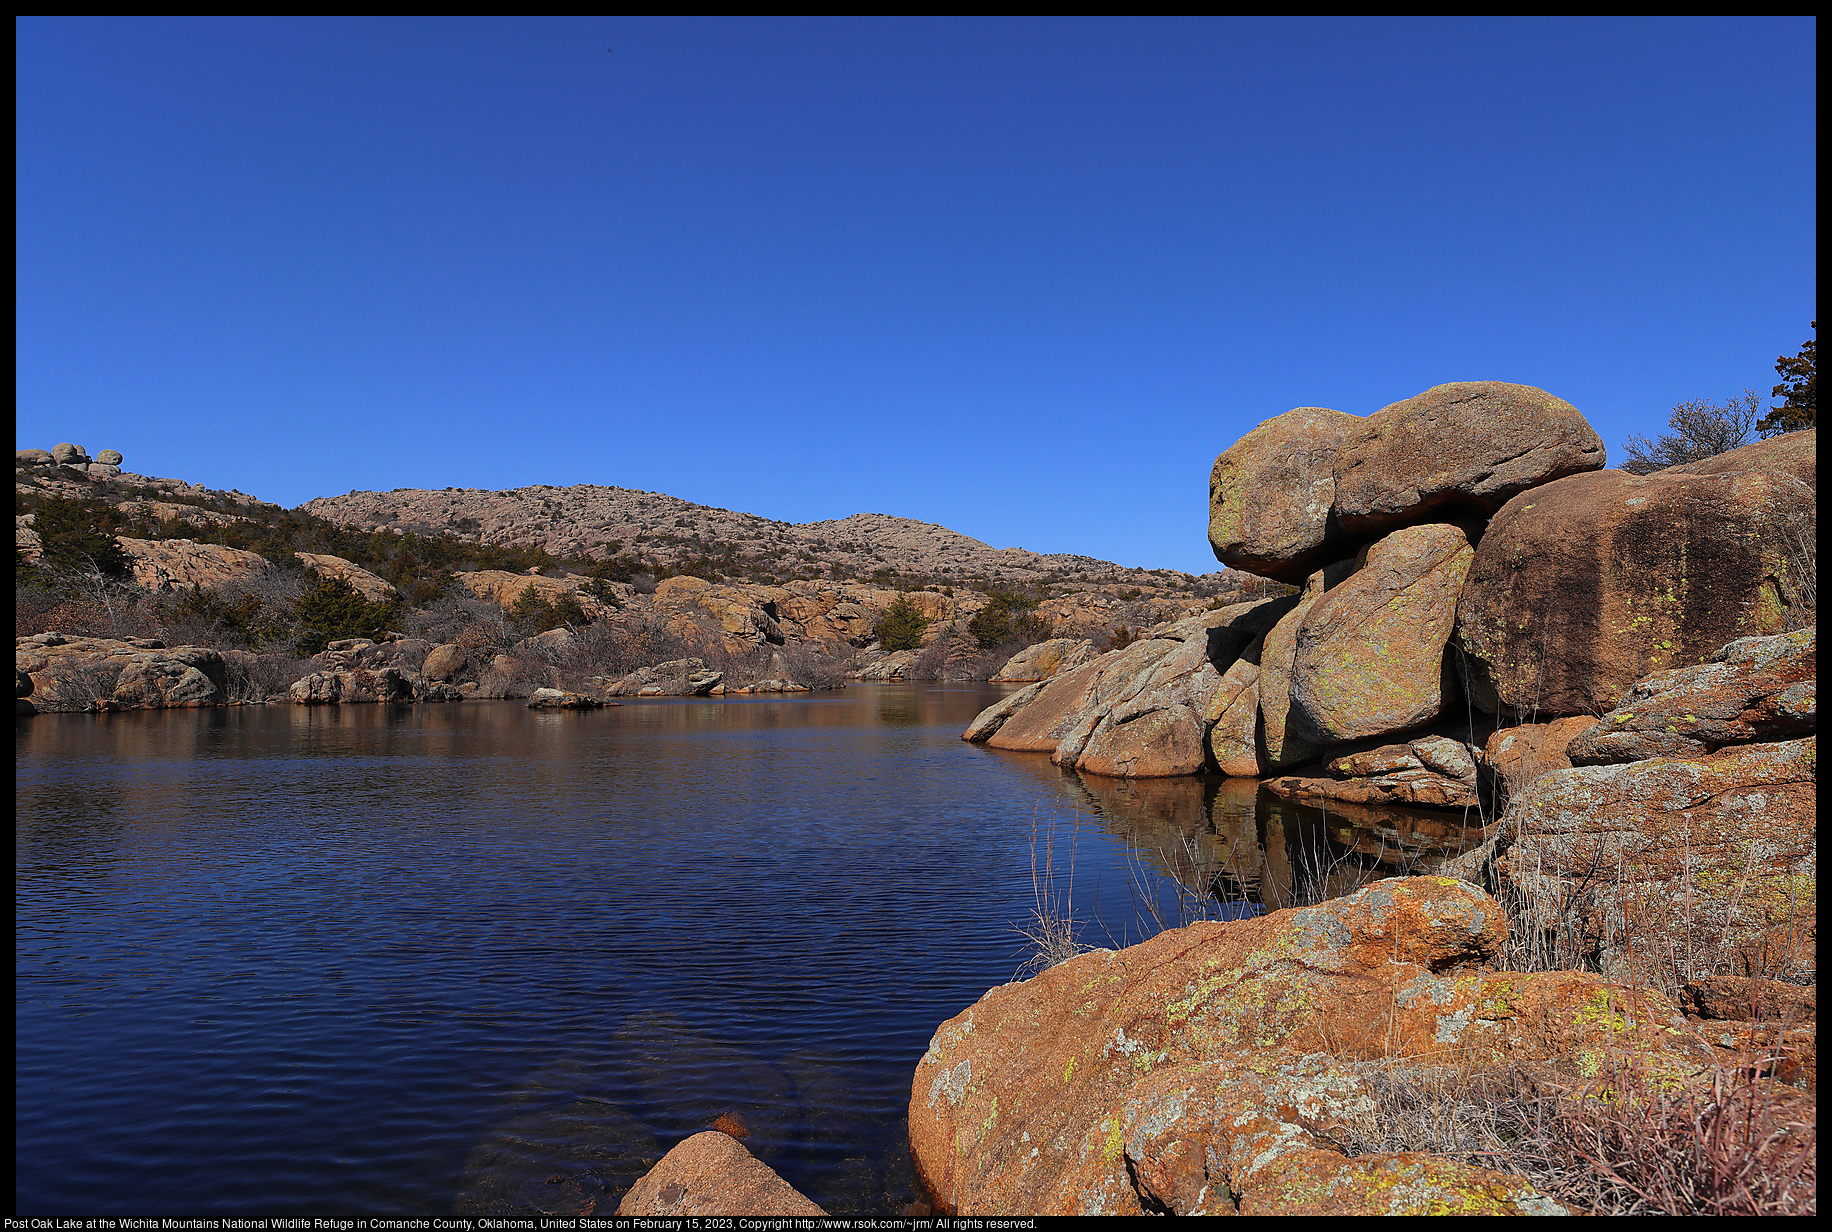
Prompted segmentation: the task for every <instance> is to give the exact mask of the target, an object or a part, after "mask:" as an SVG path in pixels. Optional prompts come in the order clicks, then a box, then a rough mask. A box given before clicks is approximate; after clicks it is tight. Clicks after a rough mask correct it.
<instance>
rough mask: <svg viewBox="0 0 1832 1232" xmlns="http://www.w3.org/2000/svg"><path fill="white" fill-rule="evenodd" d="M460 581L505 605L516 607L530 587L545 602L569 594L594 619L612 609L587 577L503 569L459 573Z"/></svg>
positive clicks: (477, 594)
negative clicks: (550, 575) (543, 574)
mask: <svg viewBox="0 0 1832 1232" xmlns="http://www.w3.org/2000/svg"><path fill="white" fill-rule="evenodd" d="M456 576H457V578H458V584H459V585H460V586H462V587H464V589H465V590H466V591H468V592H470V594H471V596H472V597H473V598H476V599H486V600H488V601H490V602H492V603H496V604H499V605H500V606H502V607H503V608H505V609H507V608H511V607H514V606H515V601H516V600H517V599H519V598H521V597H522V593H523V592H524V591H526V590H527V589H528V588H529V587H530V586H532V587H534V593H535V594H536V595H538V596H539V597H540V598H541V600H542V601H543V602H545V603H553V602H555V601H556V600H558V599H560V598H562V597H564V596H567V595H570V596H572V598H573V599H574V600H575V601H576V602H577V603H578V604H579V607H580V608H581V609H582V610H583V611H584V612H585V614H586V615H587V616H589V617H591V618H592V619H593V620H597V619H598V618H600V617H601V616H603V615H604V614H605V613H606V612H607V611H608V610H609V609H608V608H607V607H606V606H605V605H604V604H603V603H602V602H600V601H599V600H598V598H597V597H596V596H594V595H593V594H592V593H591V592H590V591H589V590H587V589H586V583H587V582H588V581H589V579H587V578H582V577H564V578H552V577H543V576H542V575H540V574H538V573H508V572H505V571H504V570H501V569H478V570H476V571H474V572H471V573H460V574H457V575H456Z"/></svg>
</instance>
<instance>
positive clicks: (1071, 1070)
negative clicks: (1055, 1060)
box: [1062, 1057, 1075, 1087]
mask: <svg viewBox="0 0 1832 1232" xmlns="http://www.w3.org/2000/svg"><path fill="white" fill-rule="evenodd" d="M1073 1077H1075V1058H1074V1057H1070V1058H1069V1063H1068V1064H1067V1065H1066V1066H1064V1067H1063V1070H1062V1085H1063V1086H1065V1087H1066V1086H1068V1085H1069V1079H1071V1078H1073Z"/></svg>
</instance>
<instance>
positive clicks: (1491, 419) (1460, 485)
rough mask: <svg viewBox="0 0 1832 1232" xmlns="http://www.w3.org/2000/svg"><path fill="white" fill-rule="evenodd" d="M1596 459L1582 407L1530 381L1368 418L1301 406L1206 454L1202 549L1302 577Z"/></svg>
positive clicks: (1466, 386)
mask: <svg viewBox="0 0 1832 1232" xmlns="http://www.w3.org/2000/svg"><path fill="white" fill-rule="evenodd" d="M1603 461H1604V450H1603V442H1602V440H1601V439H1600V438H1599V437H1598V436H1597V434H1596V432H1595V431H1594V430H1593V429H1592V428H1591V426H1590V425H1589V424H1588V423H1586V422H1585V420H1584V417H1583V416H1582V415H1581V414H1579V413H1578V411H1577V409H1576V408H1575V407H1573V406H1571V404H1570V403H1568V402H1565V401H1564V400H1562V399H1560V398H1555V397H1553V396H1552V395H1551V394H1549V393H1547V392H1546V391H1545V390H1543V389H1535V388H1533V387H1532V386H1530V385H1511V384H1508V383H1506V382H1502V381H1459V382H1455V383H1453V384H1449V385H1438V386H1435V387H1433V388H1431V389H1428V390H1426V391H1425V392H1424V393H1422V394H1419V395H1418V396H1417V397H1414V398H1408V399H1406V400H1404V401H1402V402H1395V403H1393V404H1392V405H1391V406H1387V407H1384V408H1382V409H1381V410H1379V411H1376V412H1375V413H1374V414H1372V415H1370V416H1368V417H1367V418H1365V419H1363V418H1361V417H1359V416H1355V415H1345V414H1343V413H1342V412H1340V411H1330V410H1323V409H1320V408H1317V407H1299V408H1298V409H1297V410H1293V411H1287V412H1286V413H1285V414H1283V415H1279V416H1276V417H1274V418H1272V419H1269V420H1267V421H1266V422H1264V423H1262V424H1260V425H1259V426H1258V427H1256V428H1255V429H1253V431H1251V432H1249V433H1248V434H1247V435H1246V436H1244V437H1242V438H1241V439H1240V440H1239V441H1238V442H1236V443H1235V444H1234V445H1232V446H1231V447H1229V448H1228V449H1227V450H1226V451H1224V452H1223V453H1222V455H1221V456H1220V457H1219V458H1217V459H1216V460H1215V467H1214V470H1213V471H1212V472H1211V474H1210V476H1209V543H1210V545H1211V546H1212V547H1213V548H1214V549H1215V556H1216V558H1217V559H1218V560H1220V561H1221V562H1222V563H1224V564H1227V565H1230V566H1232V567H1234V568H1236V569H1245V570H1248V571H1249V572H1252V573H1258V574H1262V575H1263V576H1266V577H1272V578H1277V579H1279V580H1280V581H1283V582H1291V583H1297V582H1300V581H1302V580H1303V579H1304V578H1305V577H1307V576H1309V575H1310V574H1311V573H1312V572H1313V571H1315V570H1316V569H1317V568H1319V567H1321V566H1322V565H1324V564H1326V563H1328V562H1329V561H1331V560H1336V559H1340V558H1341V557H1344V556H1348V555H1351V554H1352V553H1353V552H1354V551H1355V549H1356V548H1357V547H1359V546H1360V545H1361V544H1362V543H1364V542H1366V541H1367V540H1368V539H1370V538H1372V537H1373V536H1375V535H1379V534H1384V533H1385V532H1387V531H1391V530H1395V529H1397V528H1399V527H1402V526H1410V525H1415V524H1418V523H1422V522H1428V521H1430V522H1442V521H1447V520H1454V519H1457V518H1463V517H1469V516H1472V515H1474V516H1483V515H1487V514H1490V513H1493V512H1494V511H1495V510H1497V509H1499V508H1501V506H1502V505H1503V504H1504V503H1505V502H1506V501H1507V500H1508V499H1509V498H1510V497H1512V496H1514V495H1516V494H1518V493H1520V492H1524V491H1526V490H1527V489H1529V488H1534V487H1537V486H1539V485H1541V484H1546V483H1551V482H1553V481H1554V480H1557V479H1560V478H1563V477H1565V476H1568V475H1574V474H1578V473H1580V472H1583V471H1591V470H1596V469H1597V468H1599V467H1601V466H1602V465H1603Z"/></svg>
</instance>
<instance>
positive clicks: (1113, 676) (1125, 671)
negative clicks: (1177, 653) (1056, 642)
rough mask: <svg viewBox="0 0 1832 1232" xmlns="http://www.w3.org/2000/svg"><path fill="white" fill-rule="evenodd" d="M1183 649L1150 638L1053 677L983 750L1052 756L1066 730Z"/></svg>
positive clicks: (991, 737)
mask: <svg viewBox="0 0 1832 1232" xmlns="http://www.w3.org/2000/svg"><path fill="white" fill-rule="evenodd" d="M1182 644H1183V643H1181V642H1175V641H1171V640H1170V639H1168V638H1150V639H1147V640H1145V641H1139V642H1134V643H1133V644H1132V645H1130V646H1128V647H1126V648H1125V649H1124V650H1117V651H1110V652H1108V653H1107V654H1104V655H1101V656H1100V657H1099V658H1097V659H1095V660H1094V661H1093V662H1092V663H1088V664H1086V665H1085V666H1082V667H1078V668H1076V669H1075V670H1073V671H1070V672H1064V673H1059V674H1057V675H1056V676H1054V677H1052V678H1051V679H1050V680H1048V681H1047V682H1045V684H1044V686H1043V689H1042V691H1041V692H1040V693H1038V694H1037V696H1036V697H1035V698H1034V699H1033V700H1032V701H1031V702H1030V703H1029V704H1028V705H1026V706H1025V707H1024V708H1023V709H1022V710H1019V711H1017V712H1016V713H1015V714H1013V715H1012V716H1011V717H1010V718H1008V719H1006V720H1005V722H1004V723H1002V724H1001V725H1000V726H999V728H998V730H997V731H995V732H994V733H993V734H992V735H991V736H990V737H989V738H988V739H987V741H986V744H987V746H988V747H990V748H995V749H1016V750H1023V751H1030V752H1047V753H1054V752H1055V751H1056V748H1057V746H1058V745H1059V744H1061V743H1062V740H1063V738H1064V737H1065V736H1067V735H1068V734H1069V731H1070V729H1071V728H1073V727H1075V726H1076V725H1077V723H1078V722H1080V721H1081V720H1082V719H1084V718H1085V716H1086V715H1087V713H1088V712H1089V711H1090V710H1092V709H1095V708H1097V707H1100V706H1101V705H1102V704H1103V703H1105V702H1108V701H1111V700H1112V699H1113V698H1114V697H1115V696H1117V695H1118V694H1119V692H1120V691H1121V690H1122V689H1124V688H1125V687H1126V686H1127V685H1128V684H1129V683H1131V681H1132V679H1133V677H1135V676H1136V675H1138V673H1139V672H1140V671H1142V670H1143V669H1145V668H1146V667H1148V666H1150V665H1151V664H1153V663H1156V662H1157V661H1158V660H1159V659H1161V658H1163V657H1164V656H1165V655H1167V654H1169V653H1170V652H1171V651H1172V650H1175V649H1176V648H1177V647H1179V646H1181V645H1182ZM1077 752H1078V753H1079V750H1077Z"/></svg>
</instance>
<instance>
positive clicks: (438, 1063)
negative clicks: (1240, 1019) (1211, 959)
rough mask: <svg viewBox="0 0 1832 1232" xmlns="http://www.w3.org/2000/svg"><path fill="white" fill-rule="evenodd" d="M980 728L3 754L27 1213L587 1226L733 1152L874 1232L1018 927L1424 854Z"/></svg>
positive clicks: (529, 715)
mask: <svg viewBox="0 0 1832 1232" xmlns="http://www.w3.org/2000/svg"><path fill="white" fill-rule="evenodd" d="M1004 692H1005V690H1000V689H996V688H993V687H991V686H953V687H942V686H922V685H883V686H855V687H852V688H848V689H846V690H844V691H843V692H839V693H835V694H827V695H814V696H812V697H798V698H791V699H783V700H772V699H745V700H718V699H705V700H680V699H668V700H656V701H653V702H639V703H632V704H629V705H625V706H623V707H620V708H616V709H608V710H604V711H599V712H592V713H557V712H543V711H531V710H528V709H526V708H525V707H524V706H522V705H519V704H516V703H510V702H494V703H493V702H467V703H464V704H462V705H443V706H438V705H428V706H420V707H411V708H409V707H398V708H397V707H383V706H353V707H311V708H307V707H285V706H279V707H252V708H244V709H222V710H201V711H173V712H140V713H127V714H115V715H99V716H97V715H42V716H38V717H36V718H31V719H28V720H23V721H20V722H19V723H18V727H17V757H16V764H17V785H16V802H17V808H18V822H17V827H18V828H17V834H18V842H17V859H16V868H17V881H18V889H17V900H16V912H15V918H16V926H17V936H18V939H17V942H16V971H17V976H16V1005H17V1027H16V1039H15V1044H16V1079H17V1112H16V1130H17V1135H18V1146H17V1154H16V1166H17V1172H18V1181H17V1193H16V1199H15V1209H16V1212H17V1213H19V1214H22V1215H78V1214H80V1215H85V1216H93V1215H156V1216H186V1215H237V1214H242V1215H254V1214H275V1213H286V1212H296V1213H306V1214H319V1215H329V1214H341V1215H354V1216H373V1215H423V1216H440V1215H451V1214H483V1213H511V1212H517V1211H519V1212H537V1211H544V1212H547V1213H552V1214H580V1213H588V1212H592V1211H596V1212H597V1213H599V1214H608V1213H610V1211H612V1210H613V1209H614V1208H615V1206H616V1202H617V1199H618V1198H619V1197H621V1195H622V1193H623V1191H624V1190H625V1189H627V1188H628V1186H629V1184H630V1183H631V1182H632V1181H633V1180H634V1179H635V1177H636V1176H638V1175H640V1174H641V1173H642V1172H643V1171H645V1170H646V1169H647V1167H648V1166H650V1165H651V1164H652V1163H653V1162H654V1161H655V1159H657V1158H659V1157H660V1155H661V1154H662V1153H663V1152H664V1151H666V1150H667V1149H668V1147H670V1146H671V1145H673V1144H674V1143H675V1142H677V1141H679V1140H680V1139H681V1138H683V1137H685V1136H686V1135H687V1134H690V1133H693V1132H696V1131H698V1130H700V1129H703V1128H705V1127H706V1126H707V1125H708V1124H709V1123H711V1122H712V1121H713V1120H714V1119H715V1118H717V1117H720V1116H725V1117H727V1118H729V1120H728V1122H727V1123H728V1124H735V1125H737V1126H739V1127H741V1129H742V1130H743V1131H744V1132H745V1133H746V1134H748V1136H747V1137H746V1138H745V1139H744V1141H745V1144H746V1145H747V1146H748V1147H749V1148H750V1149H751V1150H752V1151H753V1152H754V1153H756V1154H757V1155H758V1156H759V1157H761V1158H763V1159H764V1160H765V1161H766V1162H769V1163H770V1164H771V1165H772V1166H773V1167H775V1168H776V1169H777V1170H778V1171H779V1172H781V1173H782V1174H783V1176H784V1177H785V1178H786V1179H788V1180H789V1181H790V1183H791V1184H794V1185H795V1186H796V1187H797V1188H799V1189H801V1190H802V1191H803V1192H804V1193H807V1194H808V1195H809V1196H810V1197H811V1198H813V1199H814V1200H815V1201H816V1202H818V1203H820V1204H821V1205H823V1206H824V1207H826V1208H827V1209H828V1210H829V1211H831V1212H833V1213H836V1214H837V1213H856V1214H871V1213H877V1214H890V1213H894V1212H895V1210H896V1209H898V1208H899V1207H901V1206H902V1205H903V1204H904V1203H907V1202H909V1201H910V1200H911V1199H912V1198H913V1197H914V1194H913V1193H912V1192H911V1190H910V1188H909V1187H910V1171H909V1163H908V1158H907V1145H906V1140H905V1115H906V1112H907V1106H908V1100H909V1082H910V1076H911V1073H912V1071H913V1069H914V1066H915V1063H916V1060H917V1058H918V1057H919V1056H920V1055H921V1053H922V1051H923V1049H924V1048H925V1047H926V1045H927V1043H928V1040H929V1037H930V1035H931V1034H932V1033H933V1031H934V1029H935V1028H936V1026H937V1025H938V1024H939V1023H941V1022H942V1021H943V1020H945V1019H947V1018H949V1017H951V1016H952V1015H954V1014H956V1013H958V1012H960V1010H962V1009H963V1008H965V1007H966V1006H968V1005H970V1004H971V1003H972V1002H973V1001H975V1000H976V999H978V997H979V996H980V995H981V994H982V993H983V992H985V990H986V989H987V988H988V987H991V986H993V985H996V984H1000V983H1004V982H1006V981H1007V980H1010V979H1012V978H1013V976H1014V973H1015V972H1016V971H1017V969H1018V968H1019V966H1020V965H1021V964H1022V963H1023V962H1024V961H1025V958H1026V956H1027V952H1026V950H1025V948H1024V945H1023V943H1022V939H1021V938H1020V937H1019V936H1018V935H1017V933H1016V932H1015V931H1014V926H1015V925H1019V924H1022V923H1023V922H1024V921H1025V920H1026V919H1027V917H1028V916H1029V914H1030V912H1031V911H1032V909H1033V907H1034V905H1035V904H1036V902H1037V899H1038V893H1039V890H1040V889H1044V890H1050V889H1053V890H1054V892H1055V894H1056V896H1057V897H1058V898H1059V899H1060V900H1061V901H1062V902H1063V903H1064V904H1065V905H1066V906H1069V907H1071V908H1072V910H1073V911H1074V913H1075V915H1076V917H1077V918H1078V920H1079V921H1080V927H1081V935H1082V937H1083V939H1084V940H1085V941H1086V942H1088V943H1090V944H1099V945H1112V944H1124V943H1126V942H1128V941H1136V940H1139V939H1141V938H1142V937H1143V936H1146V935H1150V934H1151V933H1152V932H1154V931H1156V928H1157V926H1158V922H1163V923H1169V924H1174V923H1176V922H1177V918H1178V912H1179V910H1180V909H1181V910H1182V911H1183V912H1184V914H1185V918H1187V915H1188V913H1190V912H1192V911H1194V910H1197V909H1201V910H1204V911H1207V912H1208V913H1210V914H1215V913H1217V912H1221V913H1224V914H1225V913H1230V912H1233V913H1241V912H1251V911H1254V910H1258V909H1259V904H1260V903H1262V902H1263V903H1266V904H1269V905H1271V906H1279V905H1282V903H1283V902H1284V901H1286V900H1287V899H1288V898H1289V897H1290V896H1291V895H1292V894H1297V893H1303V892H1306V891H1307V888H1308V892H1312V893H1315V892H1317V891H1318V890H1319V889H1320V888H1327V887H1328V885H1330V884H1333V883H1334V882H1335V881H1336V880H1339V879H1340V878H1342V877H1343V876H1345V875H1350V874H1354V875H1363V876H1365V875H1366V870H1367V869H1369V868H1374V869H1378V868H1380V867H1384V866H1382V865H1380V864H1379V863H1378V861H1379V860H1380V859H1382V858H1390V857H1391V856H1392V854H1393V852H1394V851H1396V850H1398V849H1400V848H1404V847H1406V846H1407V845H1408V844H1412V845H1414V846H1416V844H1417V843H1418V842H1420V841H1424V839H1425V838H1430V837H1431V835H1430V834H1427V833H1426V832H1427V831H1432V826H1433V825H1440V823H1434V822H1430V821H1429V820H1427V821H1421V822H1419V823H1418V824H1419V826H1421V827H1422V828H1421V829H1419V830H1418V833H1416V834H1415V833H1413V832H1412V826H1413V820H1409V819H1406V818H1399V819H1398V820H1397V821H1396V820H1395V818H1394V817H1392V816H1384V817H1376V816H1372V815H1370V816H1369V817H1365V818H1363V817H1358V816H1357V815H1356V814H1355V813H1354V811H1353V810H1349V811H1346V812H1344V813H1340V814H1338V815H1336V816H1334V817H1330V818H1325V817H1323V816H1322V815H1321V814H1316V813H1314V811H1312V810H1308V809H1299V808H1296V807H1294V806H1291V805H1288V804H1285V803H1283V802H1280V801H1277V800H1275V799H1273V798H1272V797H1270V796H1267V795H1265V794H1264V793H1261V792H1258V791H1257V790H1256V789H1255V788H1254V785H1252V784H1251V783H1246V784H1242V783H1238V782H1232V783H1231V782H1227V781H1222V780H1216V779H1207V780H1204V779H1191V780H1179V781H1176V782H1159V783H1141V784H1130V785H1129V784H1125V783H1116V782H1114V781H1111V780H1093V779H1083V778H1082V777H1080V776H1077V775H1075V774H1073V773H1068V774H1065V773H1063V772H1062V771H1060V770H1058V769H1057V768H1056V767H1053V766H1051V765H1050V764H1049V761H1048V759H1047V757H1044V756H1041V755H1036V754H1011V753H999V752H995V751H991V750H987V749H984V748H980V747H976V746H971V745H967V744H965V743H963V742H962V741H961V740H960V731H961V729H962V728H963V727H964V726H965V725H966V724H967V722H968V721H969V720H970V719H971V718H972V717H973V715H974V714H976V713H977V712H978V711H979V710H980V709H981V708H982V707H984V706H986V705H987V704H989V703H990V702H991V701H993V700H995V699H996V698H998V697H1000V696H1003V695H1004ZM1345 827H1346V828H1345ZM1357 827H1358V828H1357ZM1440 828H1441V825H1440ZM1432 833H1435V831H1432ZM1421 836H1423V838H1421ZM1357 849H1359V854H1357ZM1358 868H1359V869H1360V870H1361V871H1360V872H1359V873H1357V871H1356V870H1357V869H1358ZM1210 894H1215V895H1219V896H1220V897H1221V898H1223V899H1232V900H1235V901H1233V902H1232V903H1230V904H1227V905H1220V906H1218V905H1217V904H1216V902H1214V901H1213V900H1212V899H1211V900H1210V901H1207V902H1206V903H1203V904H1199V905H1198V904H1196V903H1195V899H1196V897H1197V896H1199V895H1200V896H1207V895H1210ZM1154 912H1155V916H1156V921H1154Z"/></svg>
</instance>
